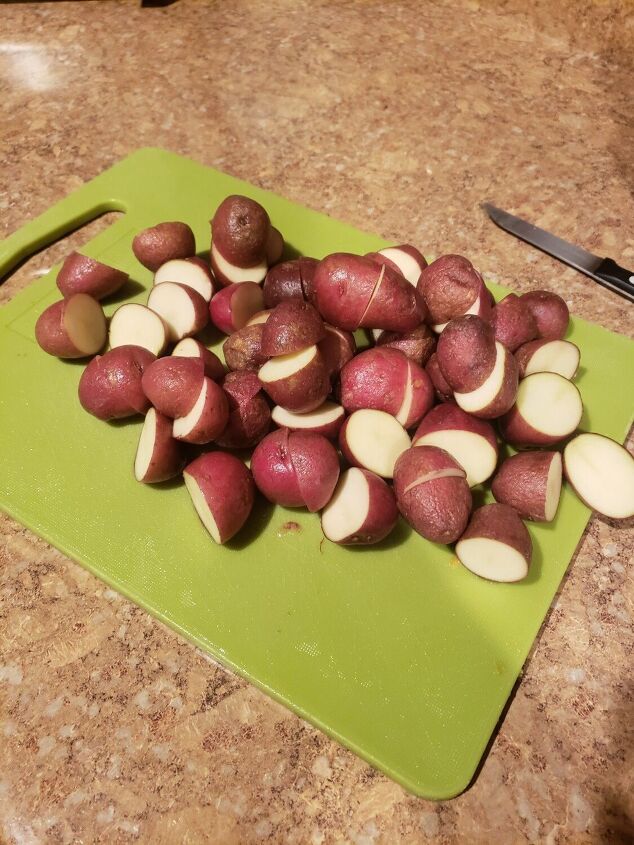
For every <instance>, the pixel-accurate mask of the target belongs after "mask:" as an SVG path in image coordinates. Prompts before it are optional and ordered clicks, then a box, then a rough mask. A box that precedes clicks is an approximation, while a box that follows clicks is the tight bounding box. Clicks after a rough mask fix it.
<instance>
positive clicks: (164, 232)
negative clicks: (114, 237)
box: [132, 221, 196, 282]
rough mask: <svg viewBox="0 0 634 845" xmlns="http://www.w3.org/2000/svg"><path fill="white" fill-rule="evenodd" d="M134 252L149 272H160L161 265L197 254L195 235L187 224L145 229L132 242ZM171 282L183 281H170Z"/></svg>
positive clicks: (172, 223)
mask: <svg viewBox="0 0 634 845" xmlns="http://www.w3.org/2000/svg"><path fill="white" fill-rule="evenodd" d="M132 252H133V253H134V255H135V257H136V259H137V261H140V262H141V264H143V266H144V267H147V269H148V270H158V268H159V267H160V266H161V264H165V262H166V261H171V260H173V259H175V258H187V257H188V256H190V255H193V254H194V253H195V252H196V241H195V239H194V233H193V232H192V230H191V228H190V227H189V226H188V225H187V223H181V222H180V221H171V222H169V223H158V224H157V225H156V226H150V227H149V228H148V229H143V231H142V232H139V234H138V235H136V237H135V238H134V240H133V241H132ZM167 281H170V282H178V281H182V280H181V279H168V280H167Z"/></svg>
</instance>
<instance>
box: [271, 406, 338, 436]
mask: <svg viewBox="0 0 634 845" xmlns="http://www.w3.org/2000/svg"><path fill="white" fill-rule="evenodd" d="M344 414H345V411H344V410H343V408H342V407H341V405H337V404H335V402H328V401H326V402H324V404H323V405H320V406H319V407H318V408H315V410H314V411H309V412H308V413H306V414H296V413H294V412H293V411H287V410H286V408H282V407H281V406H280V405H276V406H275V407H274V408H273V411H272V412H271V417H272V419H273V422H274V423H275V424H276V425H279V426H280V428H284V427H286V428H292V429H296V428H308V429H315V428H320V427H321V426H324V425H329V424H330V423H333V422H335V421H336V420H338V419H340V418H341V417H343V416H344Z"/></svg>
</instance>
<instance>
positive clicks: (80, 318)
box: [35, 293, 106, 358]
mask: <svg viewBox="0 0 634 845" xmlns="http://www.w3.org/2000/svg"><path fill="white" fill-rule="evenodd" d="M35 339H36V340H37V342H38V344H39V345H40V346H41V347H42V349H43V350H44V351H45V352H48V354H49V355H56V356H57V357H58V358H85V357H87V356H88V355H94V354H95V353H97V352H99V350H100V349H101V348H102V347H103V345H104V343H105V342H106V317H105V315H104V313H103V308H102V307H101V305H100V304H99V303H98V302H97V300H96V299H93V297H92V296H88V294H86V293H76V294H74V295H72V296H69V297H68V298H67V299H60V300H59V302H54V303H53V304H52V305H49V306H48V308H46V309H45V310H44V311H43V312H42V313H41V314H40V316H39V317H38V319H37V323H36V324H35Z"/></svg>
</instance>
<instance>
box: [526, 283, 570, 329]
mask: <svg viewBox="0 0 634 845" xmlns="http://www.w3.org/2000/svg"><path fill="white" fill-rule="evenodd" d="M520 299H521V301H522V302H523V303H524V305H526V306H527V307H528V310H529V311H530V312H531V314H532V315H533V317H534V318H535V323H536V325H537V337H544V338H546V339H547V340H560V339H561V338H562V337H563V336H564V335H565V334H566V332H567V331H568V323H569V322H570V312H569V311H568V306H567V305H566V303H565V302H564V300H563V299H562V298H561V297H560V296H558V295H557V294H556V293H551V292H550V291H548V290H532V291H529V293H524V294H522V296H521V297H520Z"/></svg>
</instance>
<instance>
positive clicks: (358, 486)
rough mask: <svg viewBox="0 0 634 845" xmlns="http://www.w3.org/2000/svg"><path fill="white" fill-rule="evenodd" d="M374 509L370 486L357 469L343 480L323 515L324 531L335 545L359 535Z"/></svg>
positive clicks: (347, 473)
mask: <svg viewBox="0 0 634 845" xmlns="http://www.w3.org/2000/svg"><path fill="white" fill-rule="evenodd" d="M369 509H370V485H369V484H368V480H367V478H366V477H365V475H364V474H363V473H362V472H361V470H360V469H358V468H357V467H352V468H351V469H349V470H348V471H347V472H344V474H343V475H342V476H341V478H340V480H339V483H338V484H337V487H336V489H335V492H334V494H333V496H332V499H331V500H330V501H329V502H328V504H327V505H326V507H325V508H324V510H323V512H322V514H321V528H322V531H323V532H324V535H325V536H326V537H327V538H328V539H329V540H331V541H332V542H333V543H340V542H341V541H342V540H345V539H346V537H350V536H351V535H353V534H356V533H358V532H359V531H360V530H361V528H362V527H363V524H364V522H365V521H366V519H367V516H368V511H369Z"/></svg>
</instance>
